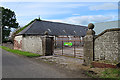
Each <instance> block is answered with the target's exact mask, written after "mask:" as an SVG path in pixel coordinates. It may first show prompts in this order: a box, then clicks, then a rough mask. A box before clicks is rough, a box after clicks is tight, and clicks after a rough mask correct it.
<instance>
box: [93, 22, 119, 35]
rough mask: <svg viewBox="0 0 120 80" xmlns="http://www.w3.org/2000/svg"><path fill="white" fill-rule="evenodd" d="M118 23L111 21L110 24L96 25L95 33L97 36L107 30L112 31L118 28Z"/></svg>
mask: <svg viewBox="0 0 120 80" xmlns="http://www.w3.org/2000/svg"><path fill="white" fill-rule="evenodd" d="M118 21H119V20H117V21H109V22H101V23H95V24H94V25H95V28H94V30H95V32H96V34H100V33H101V32H103V31H104V30H106V29H111V28H118Z"/></svg>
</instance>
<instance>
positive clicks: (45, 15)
mask: <svg viewBox="0 0 120 80" xmlns="http://www.w3.org/2000/svg"><path fill="white" fill-rule="evenodd" d="M82 1H83V0H82ZM82 1H80V0H68V1H65V0H58V1H55V0H49V1H48V0H44V1H42V0H39V1H37V0H36V1H35V0H29V1H27V0H26V2H24V1H23V0H17V1H15V0H12V1H11V0H9V1H8V0H4V1H3V0H2V3H0V5H1V6H3V7H5V8H9V9H11V10H13V11H14V12H15V14H16V18H17V21H18V22H19V24H20V26H24V25H26V24H27V23H29V22H30V21H31V20H33V19H35V18H38V16H40V17H41V19H42V20H49V21H54V22H62V23H69V24H77V25H88V24H89V23H91V22H92V23H98V22H105V21H114V20H117V19H118V2H117V1H118V0H111V2H108V1H106V2H105V0H103V1H102V0H101V1H102V2H100V1H99V2H95V1H94V0H92V1H91V2H88V1H87V0H85V2H82ZM115 1H116V2H115Z"/></svg>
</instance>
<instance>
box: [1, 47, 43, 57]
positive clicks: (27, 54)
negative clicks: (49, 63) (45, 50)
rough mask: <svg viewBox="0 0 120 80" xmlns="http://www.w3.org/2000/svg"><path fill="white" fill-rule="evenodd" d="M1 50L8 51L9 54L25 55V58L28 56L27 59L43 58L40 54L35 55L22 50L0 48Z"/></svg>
mask: <svg viewBox="0 0 120 80" xmlns="http://www.w3.org/2000/svg"><path fill="white" fill-rule="evenodd" d="M0 48H2V49H4V50H6V51H8V52H11V53H15V54H19V55H23V56H26V57H39V56H42V55H40V54H35V53H30V52H25V51H20V50H14V49H10V48H8V47H4V46H0Z"/></svg>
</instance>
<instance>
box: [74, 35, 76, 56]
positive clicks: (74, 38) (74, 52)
mask: <svg viewBox="0 0 120 80" xmlns="http://www.w3.org/2000/svg"><path fill="white" fill-rule="evenodd" d="M74 57H76V53H75V36H74Z"/></svg>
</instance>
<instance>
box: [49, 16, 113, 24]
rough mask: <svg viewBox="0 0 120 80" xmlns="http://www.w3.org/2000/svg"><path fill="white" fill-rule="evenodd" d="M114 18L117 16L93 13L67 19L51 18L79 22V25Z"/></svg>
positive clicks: (72, 22)
mask: <svg viewBox="0 0 120 80" xmlns="http://www.w3.org/2000/svg"><path fill="white" fill-rule="evenodd" d="M114 18H115V16H103V15H91V16H76V17H69V18H66V19H61V20H50V21H53V22H62V23H69V24H77V25H88V24H89V23H91V22H92V23H97V22H104V21H111V20H113V19H114Z"/></svg>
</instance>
